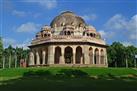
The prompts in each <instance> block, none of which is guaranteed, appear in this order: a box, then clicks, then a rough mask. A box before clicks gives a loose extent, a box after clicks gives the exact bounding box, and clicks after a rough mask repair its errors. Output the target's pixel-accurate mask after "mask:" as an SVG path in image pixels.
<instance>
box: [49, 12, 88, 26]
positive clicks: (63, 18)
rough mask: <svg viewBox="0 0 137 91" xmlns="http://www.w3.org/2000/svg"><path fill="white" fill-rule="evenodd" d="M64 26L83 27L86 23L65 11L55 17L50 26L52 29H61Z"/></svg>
mask: <svg viewBox="0 0 137 91" xmlns="http://www.w3.org/2000/svg"><path fill="white" fill-rule="evenodd" d="M64 25H73V26H75V27H78V26H83V27H84V26H85V25H86V23H85V21H84V19H82V18H81V17H80V16H77V15H75V14H74V13H73V12H71V11H65V12H63V13H61V14H60V15H58V16H56V17H55V18H54V19H53V21H52V22H51V24H50V26H51V27H52V28H53V27H61V26H64Z"/></svg>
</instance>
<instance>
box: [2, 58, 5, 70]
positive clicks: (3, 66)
mask: <svg viewBox="0 0 137 91" xmlns="http://www.w3.org/2000/svg"><path fill="white" fill-rule="evenodd" d="M2 67H3V69H5V56H3V66H2Z"/></svg>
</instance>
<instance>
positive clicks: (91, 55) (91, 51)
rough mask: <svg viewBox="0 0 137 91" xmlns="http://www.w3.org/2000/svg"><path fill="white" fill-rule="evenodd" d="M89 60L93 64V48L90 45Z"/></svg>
mask: <svg viewBox="0 0 137 91" xmlns="http://www.w3.org/2000/svg"><path fill="white" fill-rule="evenodd" d="M89 60H90V64H93V49H92V47H90V48H89Z"/></svg>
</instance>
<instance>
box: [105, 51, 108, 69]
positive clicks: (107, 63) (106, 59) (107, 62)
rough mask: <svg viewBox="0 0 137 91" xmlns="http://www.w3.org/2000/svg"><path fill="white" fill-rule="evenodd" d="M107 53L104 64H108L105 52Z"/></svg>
mask: <svg viewBox="0 0 137 91" xmlns="http://www.w3.org/2000/svg"><path fill="white" fill-rule="evenodd" d="M105 54H106V55H105V60H104V61H105V62H104V64H105V65H107V66H108V60H107V52H105Z"/></svg>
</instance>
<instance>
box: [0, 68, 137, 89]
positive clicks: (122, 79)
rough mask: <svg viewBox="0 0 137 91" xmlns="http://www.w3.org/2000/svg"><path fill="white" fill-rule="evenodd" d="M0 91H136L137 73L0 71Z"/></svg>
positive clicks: (119, 70) (111, 70)
mask: <svg viewBox="0 0 137 91" xmlns="http://www.w3.org/2000/svg"><path fill="white" fill-rule="evenodd" d="M0 91H137V70H135V69H131V68H129V69H126V68H86V67H85V68H84V67H83V68H67V67H66V68H61V67H60V68H59V67H58V68H57V67H45V68H44V67H43V68H41V67H38V68H17V69H0Z"/></svg>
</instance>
